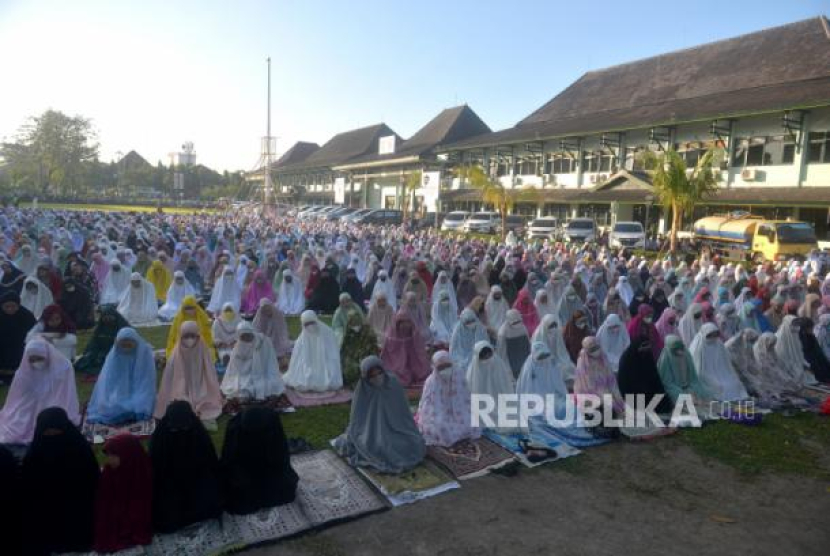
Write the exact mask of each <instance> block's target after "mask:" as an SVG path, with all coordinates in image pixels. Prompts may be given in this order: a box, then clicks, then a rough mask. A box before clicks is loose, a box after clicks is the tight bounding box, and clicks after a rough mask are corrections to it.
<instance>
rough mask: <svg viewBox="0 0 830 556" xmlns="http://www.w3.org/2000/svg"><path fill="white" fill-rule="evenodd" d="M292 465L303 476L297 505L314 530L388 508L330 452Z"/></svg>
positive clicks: (301, 458)
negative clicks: (326, 524)
mask: <svg viewBox="0 0 830 556" xmlns="http://www.w3.org/2000/svg"><path fill="white" fill-rule="evenodd" d="M291 465H292V466H293V467H294V469H295V470H296V471H297V474H298V475H299V476H300V483H299V486H298V489H297V501H296V503H297V504H298V505H299V506H300V508H301V510H302V512H303V514H304V515H305V516H306V518H307V519H308V521H309V524H310V526H312V527H318V526H320V525H323V524H325V523H332V522H339V521H343V520H346V519H352V518H355V517H357V516H360V515H364V514H367V513H372V512H377V511H380V510H385V509H387V508H388V506H387V504H386V501H385V500H384V499H382V498H381V497H379V496H378V495H377V494H376V493H375V491H374V490H373V489H372V488H371V487H370V486H369V485H367V484H366V482H365V481H364V480H363V479H361V478H360V476H359V475H358V474H357V473H356V472H355V471H354V470H353V469H352V468H351V467H350V466H349V465H348V464H347V463H346V462H345V461H343V460H342V459H340V458H339V457H338V456H337V454H335V453H334V452H332V451H331V450H321V451H318V452H306V453H303V454H298V455H296V456H292V458H291Z"/></svg>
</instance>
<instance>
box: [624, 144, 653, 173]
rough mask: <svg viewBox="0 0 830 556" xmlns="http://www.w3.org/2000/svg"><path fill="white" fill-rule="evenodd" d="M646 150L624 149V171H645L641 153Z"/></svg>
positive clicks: (640, 148)
mask: <svg viewBox="0 0 830 556" xmlns="http://www.w3.org/2000/svg"><path fill="white" fill-rule="evenodd" d="M647 150H648V149H647V148H646V147H626V149H625V162H624V165H625V168H626V170H645V169H646V167H645V165H644V164H643V153H644V152H646V151H647Z"/></svg>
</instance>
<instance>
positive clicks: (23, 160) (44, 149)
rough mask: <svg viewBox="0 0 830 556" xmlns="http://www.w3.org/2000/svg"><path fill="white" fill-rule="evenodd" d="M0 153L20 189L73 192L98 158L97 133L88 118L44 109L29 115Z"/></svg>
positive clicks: (82, 183) (84, 184)
mask: <svg viewBox="0 0 830 556" xmlns="http://www.w3.org/2000/svg"><path fill="white" fill-rule="evenodd" d="M0 156H2V158H3V159H4V160H5V162H6V164H7V165H8V166H9V168H10V171H11V175H12V176H13V177H12V179H13V180H14V181H15V182H16V183H18V184H20V185H21V186H23V187H24V188H25V187H29V188H33V189H35V190H36V191H39V192H41V193H43V194H47V193H53V194H63V195H77V194H78V193H80V192H81V191H83V190H84V189H85V186H86V184H87V181H86V180H87V178H88V175H89V171H90V163H93V162H95V161H96V160H97V157H98V142H97V134H96V132H95V129H94V128H93V126H92V121H91V120H90V119H88V118H84V117H83V116H67V115H66V114H64V113H63V112H60V111H57V110H47V111H46V112H44V113H43V114H41V115H40V116H35V117H32V118H30V120H29V121H28V122H27V123H26V124H24V125H23V126H22V127H21V128H20V131H19V133H18V137H17V138H16V140H15V141H14V142H12V143H4V144H3V145H2V147H0Z"/></svg>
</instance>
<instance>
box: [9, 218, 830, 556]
mask: <svg viewBox="0 0 830 556" xmlns="http://www.w3.org/2000/svg"><path fill="white" fill-rule="evenodd" d="M828 269H830V267H828V261H827V260H826V258H825V257H824V255H823V254H821V253H819V252H815V253H813V254H811V255H810V257H809V258H808V260H806V261H804V262H788V263H783V262H779V263H767V264H763V265H757V266H750V265H748V264H736V263H732V262H724V261H721V260H719V259H718V258H710V257H706V256H701V257H689V258H688V259H686V260H674V259H672V258H669V257H667V258H665V259H660V260H651V261H650V260H647V259H645V258H642V257H639V256H636V255H633V254H631V253H627V252H625V251H614V250H608V249H606V248H599V247H596V246H590V245H588V246H569V245H563V244H558V243H553V242H549V241H544V242H535V243H532V244H525V243H523V242H519V241H517V240H516V238H515V237H513V236H512V234H511V235H509V236H508V238H507V239H506V241H504V242H499V241H497V240H496V239H493V240H491V241H483V240H480V239H464V238H451V237H446V236H443V235H440V234H438V233H437V232H435V231H431V230H422V231H417V232H411V231H409V230H408V229H407V228H406V227H394V228H393V227H376V226H354V225H348V224H342V223H338V222H329V221H324V222H313V221H295V220H293V219H292V218H290V217H288V216H286V215H285V214H279V215H278V216H269V215H268V214H260V213H258V212H257V213H255V212H250V211H248V212H246V211H239V212H238V213H235V214H233V215H226V214H225V215H210V214H200V215H189V216H187V215H164V214H125V213H113V214H105V213H101V212H83V211H77V212H75V211H51V210H17V209H13V208H7V209H4V210H3V211H0V337H2V338H3V341H2V342H0V371H2V370H4V371H7V372H12V373H13V374H6V375H2V376H4V377H5V379H7V380H8V379H9V378H10V380H11V385H10V387H9V390H8V394H7V396H6V400H5V404H4V406H3V409H2V411H0V481H2V485H0V490H1V491H3V492H4V493H9V495H10V496H12V497H15V496H16V497H18V499H17V500H16V502H14V503H12V505H11V507H15V508H18V507H19V508H21V511H20V512H16V513H14V515H11V516H9V517H8V519H7V522H10V523H14V522H15V521H14V520H18V522H19V523H20V525H21V526H20V527H19V528H17V529H15V530H17V531H19V532H20V533H21V534H25V532H26V530H27V529H26V527H42V525H43V524H44V523H48V524H49V527H47V529H48V531H47V532H46V534H31V535H27V536H26V538H27V544H32V546H31V547H28V548H27V550H30V551H31V553H33V554H47V553H50V552H65V551H81V550H89V549H90V548H94V549H95V550H97V551H99V552H113V551H117V550H121V549H124V548H129V547H131V546H136V545H142V544H147V543H149V542H150V539H151V538H152V534H153V533H154V532H159V533H168V532H172V531H175V530H177V529H179V528H181V527H184V526H187V525H189V524H192V523H195V522H198V521H201V520H205V519H209V518H212V517H216V516H218V515H219V514H220V513H221V512H223V511H227V512H229V513H238V514H247V513H251V512H254V511H257V510H259V509H261V508H266V507H271V506H275V505H279V504H285V503H288V502H291V501H292V500H293V499H294V496H295V491H296V487H297V482H298V477H297V474H296V473H295V472H294V471H293V469H292V468H291V464H290V456H289V452H288V446H287V441H286V438H285V434H284V433H283V430H282V425H281V423H280V418H279V414H278V412H277V411H276V410H275V408H276V407H277V405H275V400H278V399H279V398H280V397H281V396H282V395H283V394H284V393H285V392H286V389H287V388H291V389H293V390H294V391H296V392H299V393H304V394H307V395H322V394H325V393H332V392H337V391H339V390H341V389H343V388H344V387H349V388H352V389H353V390H354V394H353V398H352V402H351V415H350V420H349V424H348V427H347V428H346V430H345V431H344V433H343V434H342V435H341V436H339V437H338V438H336V439H335V440H334V443H333V444H334V447H335V449H336V451H337V452H338V453H339V454H340V455H341V456H343V457H344V458H346V459H347V461H349V463H351V464H352V465H354V466H364V467H369V468H372V469H374V470H376V471H379V472H382V473H400V472H403V471H406V470H409V469H412V468H413V467H415V466H416V465H418V464H419V463H420V462H421V461H422V459H423V458H424V456H425V453H426V447H427V446H430V445H434V446H443V447H450V446H453V445H455V444H456V443H458V442H460V441H463V440H471V439H476V438H478V437H479V436H480V435H481V433H482V430H481V429H480V428H479V427H475V426H473V424H472V422H471V419H470V408H471V396H472V395H473V394H482V395H490V396H499V395H502V394H516V393H518V394H537V395H541V396H553V397H554V399H556V400H557V401H560V402H561V403H563V404H564V403H565V401H566V400H569V399H578V398H579V397H580V396H587V395H599V396H602V395H607V396H609V398H608V399H610V400H611V404H612V405H613V408H612V410H613V411H614V412H622V411H624V410H625V398H624V397H625V396H626V395H627V394H641V395H644V396H646V397H647V398H652V397H653V396H656V395H660V394H662V395H664V398H663V400H662V401H661V403H660V404H659V406H658V411H659V412H668V411H670V410H671V408H672V405H673V404H674V403H675V402H676V401H677V400H678V397H679V396H680V395H681V394H686V395H689V396H691V399H692V400H694V402H695V403H696V404H700V405H704V404H706V403H708V402H712V401H717V402H726V401H742V400H748V399H755V400H756V401H757V402H758V403H760V404H763V405H765V406H767V407H770V408H775V407H777V406H778V405H780V404H784V403H786V402H787V400H790V399H792V398H795V397H798V396H799V395H800V392H801V391H802V389H803V388H805V387H808V386H811V385H815V384H817V383H819V382H823V383H827V382H830V359H829V358H830V276H828ZM322 315H331V321H330V322H331V325H329V324H327V322H326V320H327V319H323V318H321V316H322ZM287 317H298V320H299V323H300V332H299V335H298V336H297V338H295V339H292V338H291V337H290V335H289V328H288V324H287ZM163 323H165V324H169V326H170V328H169V334H168V338H167V342H166V345H165V346H164V348H163V349H160V350H159V351H158V352H156V351H154V349H153V348H152V347H151V346H150V344H149V343H148V342H147V341H146V340H145V339H144V338H143V337H142V335H141V330H142V329H143V328H144V327H147V326H154V325H159V324H163ZM79 330H91V332H89V335H90V339H89V341H88V342H87V343H86V345H85V348H84V349H83V351H82V352H81V353H78V338H77V333H78V331H79ZM157 367H158V368H159V369H161V376H160V379H159V377H158V369H157ZM76 374H77V376H78V377H79V378H80V379H81V380H83V381H94V382H95V385H94V387H93V390H92V396H91V398H90V399H89V402H88V404H86V406H85V408H84V407H82V405H81V403H80V400H79V397H78V393H77V390H76ZM413 391H414V392H416V393H417V394H419V395H420V401H419V404H418V408H417V411H416V412H415V413H414V415H413V412H412V411H411V410H410V407H409V402H408V394H411V392H413ZM229 401H231V402H235V403H231V404H229V403H228V402H229ZM228 407H232V408H233V410H232V411H229V410H228ZM494 411H495V410H494ZM223 412H225V413H231V414H232V417H231V418H230V421H229V422H228V427H227V434H226V436H225V441H224V445H223V446H222V448H221V453H220V454H217V453H216V452H215V450H214V447H213V444H212V442H211V439H210V436H209V432H210V431H215V430H216V428H217V419H218V418H219V417H220V416H221V415H222V414H223ZM492 416H493V417H495V415H492ZM82 420H83V422H85V423H91V424H102V425H111V426H121V425H124V424H128V423H134V422H146V421H151V420H155V422H156V426H155V430H154V432H153V433H152V438H151V439H150V443H149V451H145V449H144V447H143V445H142V443H141V442H140V441H139V439H137V438H136V437H133V436H131V435H117V436H114V437H111V438H109V439H108V440H107V441H106V443H105V444H104V446H103V450H104V454H105V456H106V457H105V461H104V465H103V468H99V465H98V463H97V461H96V459H95V457H94V454H93V451H92V449H91V447H90V445H89V443H88V442H87V440H86V439H85V438H84V436H83V435H82V434H81V432H80V430H79V426H80V425H81V423H82ZM12 454H15V455H20V454H25V455H23V456H22V461H19V462H18V461H17V459H18V458H16V457H15V455H12ZM184 462H186V465H185V464H184ZM22 492H25V493H26V495H25V496H22V494H21V493H22ZM5 506H7V507H8V506H9V504H5ZM44 509H45V510H46V511H47V512H48V513H47V515H44V514H43V512H44ZM20 538H22V536H16V537H14V539H16V540H17V542H19V541H20ZM12 553H14V552H12Z"/></svg>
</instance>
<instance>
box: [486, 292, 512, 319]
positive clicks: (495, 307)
mask: <svg viewBox="0 0 830 556" xmlns="http://www.w3.org/2000/svg"><path fill="white" fill-rule="evenodd" d="M496 294H499V295H500V296H501V297H500V298H499V299H496V298H495V295H496ZM509 309H510V305H508V304H507V299H505V297H504V293H503V292H502V290H501V286H492V287H491V288H490V293H489V294H488V295H487V301H485V302H484V312H485V313H486V314H487V322H489V323H490V326H492V327H493V329H494V330H498V329H499V328H501V325H502V324H504V319H505V318H507V311H508V310H509Z"/></svg>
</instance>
